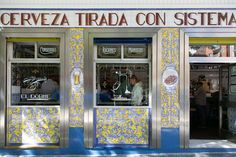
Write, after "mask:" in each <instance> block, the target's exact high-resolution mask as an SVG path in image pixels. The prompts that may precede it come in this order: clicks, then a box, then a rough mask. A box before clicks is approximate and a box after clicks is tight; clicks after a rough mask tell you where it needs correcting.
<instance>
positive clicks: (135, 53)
mask: <svg viewBox="0 0 236 157" xmlns="http://www.w3.org/2000/svg"><path fill="white" fill-rule="evenodd" d="M124 57H125V58H147V46H146V45H126V46H125V54H124Z"/></svg>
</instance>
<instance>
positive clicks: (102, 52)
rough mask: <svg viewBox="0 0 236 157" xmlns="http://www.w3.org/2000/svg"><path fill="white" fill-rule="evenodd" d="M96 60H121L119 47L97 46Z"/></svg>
mask: <svg viewBox="0 0 236 157" xmlns="http://www.w3.org/2000/svg"><path fill="white" fill-rule="evenodd" d="M97 48H98V51H97V58H115V59H116V58H121V46H120V45H98V47H97Z"/></svg>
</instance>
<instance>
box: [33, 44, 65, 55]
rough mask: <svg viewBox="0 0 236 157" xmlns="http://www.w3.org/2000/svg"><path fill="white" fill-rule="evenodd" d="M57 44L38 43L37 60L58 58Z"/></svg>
mask: <svg viewBox="0 0 236 157" xmlns="http://www.w3.org/2000/svg"><path fill="white" fill-rule="evenodd" d="M59 54H60V50H59V43H58V42H45V43H38V55H37V56H38V58H59V57H60V56H59Z"/></svg>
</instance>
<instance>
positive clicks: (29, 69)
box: [11, 63, 60, 105]
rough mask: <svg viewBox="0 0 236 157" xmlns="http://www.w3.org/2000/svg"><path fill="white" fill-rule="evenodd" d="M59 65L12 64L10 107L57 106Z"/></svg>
mask: <svg viewBox="0 0 236 157" xmlns="http://www.w3.org/2000/svg"><path fill="white" fill-rule="evenodd" d="M59 74H60V64H48V63H47V64H33V63H27V64H26V63H14V64H12V76H11V77H12V79H11V96H12V97H11V105H59V91H60V86H59V85H60V76H59Z"/></svg>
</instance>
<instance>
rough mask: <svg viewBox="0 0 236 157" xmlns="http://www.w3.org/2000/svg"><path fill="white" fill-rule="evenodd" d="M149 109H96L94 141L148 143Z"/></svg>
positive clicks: (104, 142)
mask: <svg viewBox="0 0 236 157" xmlns="http://www.w3.org/2000/svg"><path fill="white" fill-rule="evenodd" d="M149 120H150V118H149V109H143V108H142V109H141V108H140V109H139V108H136V109H135V108H133V109H132V108H113V109H112V108H99V109H96V143H97V144H98V145H99V144H148V143H149V140H148V139H149Z"/></svg>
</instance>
